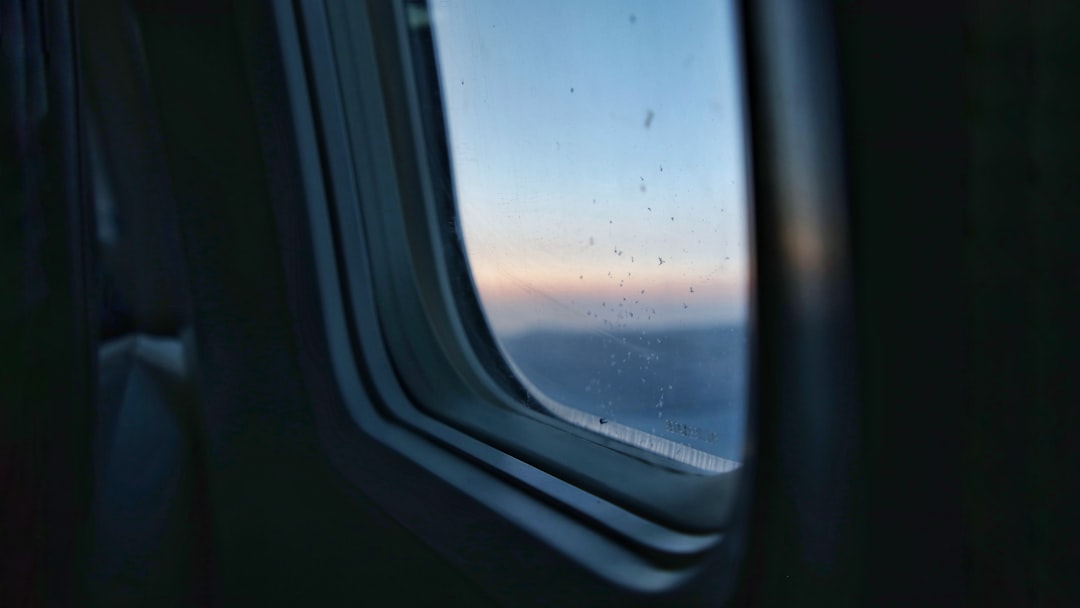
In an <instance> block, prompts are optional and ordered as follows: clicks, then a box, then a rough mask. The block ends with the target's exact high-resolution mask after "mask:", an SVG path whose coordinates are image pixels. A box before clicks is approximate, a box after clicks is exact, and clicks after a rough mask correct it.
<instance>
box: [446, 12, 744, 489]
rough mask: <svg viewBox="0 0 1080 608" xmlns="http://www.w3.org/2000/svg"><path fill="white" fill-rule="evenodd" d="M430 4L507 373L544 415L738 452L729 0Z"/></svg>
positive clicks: (737, 159)
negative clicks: (511, 372) (513, 375)
mask: <svg viewBox="0 0 1080 608" xmlns="http://www.w3.org/2000/svg"><path fill="white" fill-rule="evenodd" d="M429 10H430V20H431V25H432V28H433V34H434V39H435V50H436V56H437V61H438V66H439V71H440V81H441V82H440V86H441V93H442V101H443V104H444V111H445V114H446V123H447V130H448V145H449V148H450V157H451V166H452V173H453V181H454V188H455V191H454V195H455V199H456V204H457V210H458V214H459V216H460V228H461V231H462V235H461V236H462V238H463V241H464V244H465V249H466V252H467V256H468V260H469V264H470V267H471V271H472V278H473V281H474V285H475V288H476V292H477V294H478V296H479V299H480V303H481V306H482V308H483V310H484V313H485V315H486V318H487V320H488V323H489V325H490V327H491V330H492V332H493V334H494V336H495V338H496V341H497V342H498V344H499V347H500V348H501V350H502V352H503V354H504V356H505V357H506V359H507V360H508V361H509V362H510V364H511V367H512V368H513V369H514V370H515V373H517V374H518V376H519V378H520V380H521V381H522V382H523V383H524V384H525V385H526V386H527V387H528V388H529V389H530V391H531V392H532V393H533V395H534V396H535V397H536V399H537V401H539V402H540V403H542V404H543V406H544V408H545V409H546V410H547V411H548V412H550V413H551V414H552V415H555V416H559V417H561V418H564V419H566V420H570V421H571V422H573V423H575V424H578V425H580V426H583V427H586V428H589V429H592V430H594V431H596V432H598V433H602V434H605V435H608V436H611V437H616V438H618V439H620V440H622V441H625V442H627V443H631V444H633V445H637V446H640V447H643V448H645V449H648V450H651V451H654V452H658V453H661V454H664V455H667V456H670V457H672V458H674V459H676V460H679V461H681V462H683V463H686V464H690V465H693V466H695V467H697V468H700V469H704V470H708V471H722V470H728V469H730V468H733V467H735V466H737V463H738V462H739V461H741V460H742V454H743V446H744V435H745V418H746V407H747V354H748V349H747V341H748V333H747V329H748V328H747V303H748V295H749V294H748V267H749V254H750V252H749V248H748V242H749V241H748V236H747V233H748V217H747V213H748V206H747V200H748V194H747V185H746V179H747V175H746V171H747V168H746V159H745V145H746V142H745V139H744V138H745V133H744V116H743V108H742V103H741V74H740V67H739V66H740V63H739V61H740V59H739V46H738V42H737V38H736V23H737V22H736V14H735V10H734V7H733V5H732V3H731V2H716V1H714V0H699V1H682V2H671V1H659V0H657V1H654V2H624V1H610V2H601V1H596V2H593V1H590V2H581V1H578V0H566V1H544V2H535V1H520V2H514V1H507V0H460V1H455V0H433V1H432V2H431V3H430V7H429Z"/></svg>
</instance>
